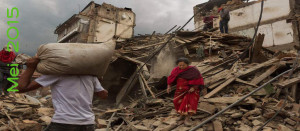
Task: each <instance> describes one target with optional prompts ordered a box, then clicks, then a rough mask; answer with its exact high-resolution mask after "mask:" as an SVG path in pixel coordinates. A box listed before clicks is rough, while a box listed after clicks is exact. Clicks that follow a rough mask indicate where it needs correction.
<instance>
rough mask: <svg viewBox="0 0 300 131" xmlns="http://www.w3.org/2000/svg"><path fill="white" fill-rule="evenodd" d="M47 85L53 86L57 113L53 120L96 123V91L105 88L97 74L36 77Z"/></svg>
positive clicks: (84, 123) (85, 123)
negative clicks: (94, 99)
mask: <svg viewBox="0 0 300 131" xmlns="http://www.w3.org/2000/svg"><path fill="white" fill-rule="evenodd" d="M35 81H36V82H37V83H39V84H40V85H42V86H44V87H46V86H51V93H52V102H53V107H54V110H55V114H54V116H53V118H52V122H55V123H62V124H74V125H89V124H95V115H94V112H93V111H92V99H93V95H94V92H99V91H102V90H104V88H103V87H102V86H101V84H100V82H99V80H98V79H97V77H96V76H89V75H64V76H57V75H43V76H41V77H39V78H37V79H35Z"/></svg>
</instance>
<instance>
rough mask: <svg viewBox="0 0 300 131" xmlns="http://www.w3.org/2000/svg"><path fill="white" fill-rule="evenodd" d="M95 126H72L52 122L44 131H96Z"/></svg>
mask: <svg viewBox="0 0 300 131" xmlns="http://www.w3.org/2000/svg"><path fill="white" fill-rule="evenodd" d="M94 130H95V125H93V124H92V125H70V124H60V123H54V122H51V123H50V125H49V126H48V127H47V128H46V129H45V130H44V131H94Z"/></svg>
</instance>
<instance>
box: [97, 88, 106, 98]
mask: <svg viewBox="0 0 300 131" xmlns="http://www.w3.org/2000/svg"><path fill="white" fill-rule="evenodd" d="M95 95H96V96H98V97H100V98H101V99H106V98H107V97H108V91H107V90H103V91H99V92H95Z"/></svg>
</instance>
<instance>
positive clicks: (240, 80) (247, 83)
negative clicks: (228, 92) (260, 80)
mask: <svg viewBox="0 0 300 131" xmlns="http://www.w3.org/2000/svg"><path fill="white" fill-rule="evenodd" d="M235 81H236V82H240V83H243V84H246V85H249V86H253V87H258V86H257V85H254V84H252V83H249V82H247V81H244V80H242V79H239V78H236V79H235Z"/></svg>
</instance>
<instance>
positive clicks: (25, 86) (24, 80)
mask: <svg viewBox="0 0 300 131" xmlns="http://www.w3.org/2000/svg"><path fill="white" fill-rule="evenodd" d="M38 62H39V59H38V58H37V57H34V58H31V59H29V60H27V63H26V66H27V69H26V70H25V71H24V73H22V74H21V76H20V78H19V80H18V86H17V89H18V90H19V93H24V92H28V91H32V90H35V89H37V88H39V87H42V86H41V85H40V84H38V83H37V82H35V81H31V77H32V75H33V73H34V71H35V69H36V67H37V64H38Z"/></svg>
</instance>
